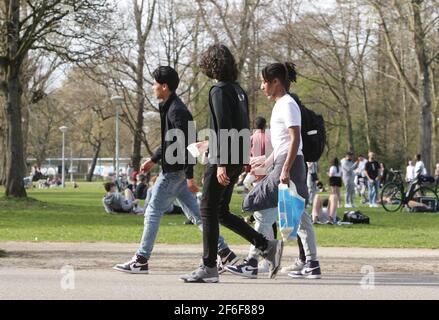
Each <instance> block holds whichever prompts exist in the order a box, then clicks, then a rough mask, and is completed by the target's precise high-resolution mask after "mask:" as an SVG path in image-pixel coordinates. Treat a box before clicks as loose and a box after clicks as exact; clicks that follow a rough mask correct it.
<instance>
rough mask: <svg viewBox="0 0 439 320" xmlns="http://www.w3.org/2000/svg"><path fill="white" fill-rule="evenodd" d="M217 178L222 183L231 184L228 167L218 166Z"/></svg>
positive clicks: (223, 184) (224, 184) (225, 185)
mask: <svg viewBox="0 0 439 320" xmlns="http://www.w3.org/2000/svg"><path fill="white" fill-rule="evenodd" d="M216 178H217V179H218V182H219V184H220V185H222V186H224V187H227V186H228V185H229V184H230V178H229V177H228V176H227V170H226V167H218V169H217V170H216Z"/></svg>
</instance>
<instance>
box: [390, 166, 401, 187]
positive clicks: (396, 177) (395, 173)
mask: <svg viewBox="0 0 439 320" xmlns="http://www.w3.org/2000/svg"><path fill="white" fill-rule="evenodd" d="M390 173H391V174H392V179H391V180H390V182H389V183H392V182H395V183H398V184H401V185H402V184H404V179H403V178H402V171H401V170H393V169H390Z"/></svg>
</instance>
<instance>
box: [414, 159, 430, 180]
mask: <svg viewBox="0 0 439 320" xmlns="http://www.w3.org/2000/svg"><path fill="white" fill-rule="evenodd" d="M419 173H420V174H421V175H423V176H426V175H427V169H425V165H424V162H422V161H417V162H416V164H415V177H416V176H418V174H419Z"/></svg>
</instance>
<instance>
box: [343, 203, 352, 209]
mask: <svg viewBox="0 0 439 320" xmlns="http://www.w3.org/2000/svg"><path fill="white" fill-rule="evenodd" d="M344 207H345V208H352V205H351V204H349V203H346V204H345V205H344Z"/></svg>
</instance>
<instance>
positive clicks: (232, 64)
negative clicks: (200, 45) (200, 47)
mask: <svg viewBox="0 0 439 320" xmlns="http://www.w3.org/2000/svg"><path fill="white" fill-rule="evenodd" d="M199 66H200V68H201V70H202V71H203V73H204V74H205V75H206V76H208V77H209V78H211V79H215V80H219V81H236V79H237V78H238V67H237V65H236V61H235V58H234V57H233V55H232V53H231V52H230V50H229V48H227V47H226V46H225V45H223V44H214V45H211V46H210V47H209V48H208V49H207V50H206V51H205V52H204V53H203V54H202V55H201V60H200V65H199Z"/></svg>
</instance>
